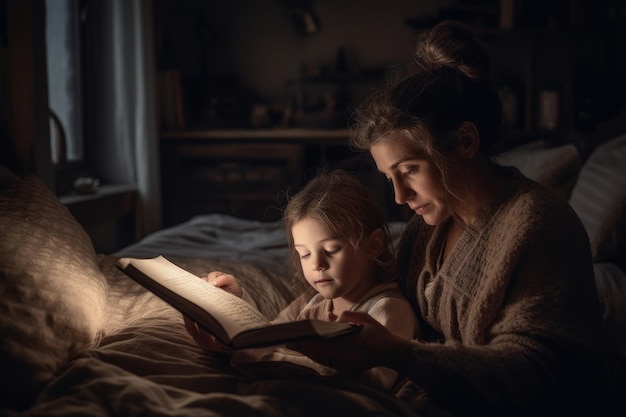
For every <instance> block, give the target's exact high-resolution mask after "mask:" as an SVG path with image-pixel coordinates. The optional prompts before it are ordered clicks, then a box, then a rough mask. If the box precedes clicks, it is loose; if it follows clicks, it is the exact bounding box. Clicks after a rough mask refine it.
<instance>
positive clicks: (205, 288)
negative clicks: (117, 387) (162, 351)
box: [118, 256, 359, 348]
mask: <svg viewBox="0 0 626 417" xmlns="http://www.w3.org/2000/svg"><path fill="white" fill-rule="evenodd" d="M118 267H119V268H120V269H122V270H123V271H124V272H125V273H126V274H127V275H128V276H130V277H131V278H133V279H134V280H136V281H137V282H138V283H139V284H141V285H143V286H144V287H145V288H147V289H148V290H150V291H152V292H153V293H154V294H156V295H157V296H159V297H160V298H162V299H163V300H164V301H166V302H167V303H169V304H170V305H172V306H173V307H174V308H176V309H178V310H179V311H180V312H181V313H183V314H185V315H186V316H188V317H189V318H190V319H192V320H194V321H195V322H196V323H198V325H200V326H202V327H203V328H204V329H206V330H207V331H208V332H210V333H211V334H213V335H214V336H215V337H216V338H217V339H218V340H220V341H221V342H222V343H224V344H226V345H229V346H231V347H233V348H246V347H255V346H264V345H272V344H281V343H285V342H288V341H294V340H302V339H306V338H315V337H335V336H339V335H342V334H345V333H349V332H352V331H355V330H357V329H358V328H359V326H356V325H353V324H348V323H341V322H330V321H323V320H298V321H291V322H283V323H277V324H273V323H271V321H270V320H268V319H267V318H266V317H265V316H264V315H263V314H262V313H261V312H260V311H259V310H257V309H256V308H255V307H253V306H252V305H250V304H248V303H247V302H245V301H244V300H242V299H241V298H239V297H237V296H235V295H233V294H231V293H229V292H227V291H225V290H222V289H221V288H218V287H216V286H214V285H212V284H210V283H208V282H207V281H205V280H203V279H201V278H200V277H198V276H196V275H194V274H192V273H191V272H189V271H187V270H185V269H183V268H181V267H179V266H178V265H176V264H174V263H172V262H171V261H169V260H168V259H166V258H165V257H163V256H158V257H156V258H150V259H138V258H121V259H120V260H119V261H118Z"/></svg>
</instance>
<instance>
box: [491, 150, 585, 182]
mask: <svg viewBox="0 0 626 417" xmlns="http://www.w3.org/2000/svg"><path fill="white" fill-rule="evenodd" d="M494 160H495V161H496V162H497V163H498V164H500V165H503V166H514V167H515V168H517V169H519V170H520V172H521V173H522V174H524V175H525V176H526V177H528V178H530V179H531V180H534V181H537V182H538V183H540V184H543V185H546V186H548V187H550V188H553V189H557V188H559V187H560V186H561V185H562V184H564V183H566V182H567V180H569V179H570V178H573V177H575V175H576V174H577V172H578V170H579V168H580V165H581V158H580V153H579V152H578V149H577V148H576V146H574V145H573V144H567V145H560V146H555V147H546V144H545V143H544V142H543V141H534V142H529V143H527V144H525V145H521V146H518V147H517V148H513V149H511V150H509V151H506V152H503V153H502V154H500V155H498V156H496V157H495V159H494Z"/></svg>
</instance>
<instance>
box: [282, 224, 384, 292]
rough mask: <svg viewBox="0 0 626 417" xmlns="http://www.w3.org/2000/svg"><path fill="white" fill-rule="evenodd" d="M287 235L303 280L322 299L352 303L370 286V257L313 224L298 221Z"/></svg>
mask: <svg viewBox="0 0 626 417" xmlns="http://www.w3.org/2000/svg"><path fill="white" fill-rule="evenodd" d="M291 234H292V236H293V241H294V245H295V249H296V251H297V252H298V254H299V256H300V265H301V266H302V272H303V273H304V277H305V278H306V280H307V282H308V283H309V284H310V285H311V286H312V287H313V288H314V289H315V290H316V291H318V292H319V293H320V294H322V296H324V298H327V299H333V298H338V297H342V298H344V299H345V300H347V301H350V302H356V301H357V300H358V299H359V298H360V297H361V296H362V295H363V294H365V293H366V292H367V291H368V290H369V289H370V288H371V287H372V285H374V283H375V269H374V267H373V262H372V256H371V255H369V254H368V253H366V252H365V251H364V250H360V249H357V250H355V249H354V248H353V247H352V245H351V244H350V243H349V242H348V241H346V240H343V239H340V238H338V237H337V236H333V235H331V234H330V232H329V231H328V230H326V228H325V227H323V226H322V225H321V224H320V223H319V222H318V221H317V220H314V219H311V218H308V217H306V218H304V219H302V220H300V221H299V222H297V223H295V224H294V225H293V227H292V229H291ZM361 246H366V245H361Z"/></svg>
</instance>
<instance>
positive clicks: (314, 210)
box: [283, 170, 395, 282]
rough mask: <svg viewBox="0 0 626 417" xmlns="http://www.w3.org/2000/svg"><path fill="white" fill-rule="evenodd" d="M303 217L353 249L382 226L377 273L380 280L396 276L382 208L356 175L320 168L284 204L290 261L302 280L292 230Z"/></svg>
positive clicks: (376, 262)
mask: <svg viewBox="0 0 626 417" xmlns="http://www.w3.org/2000/svg"><path fill="white" fill-rule="evenodd" d="M305 218H310V219H313V220H316V221H317V222H319V223H320V225H321V226H323V227H325V228H326V229H327V230H328V231H329V232H330V233H331V234H332V235H333V236H335V237H336V238H338V239H343V240H346V241H348V242H349V243H350V244H351V245H352V247H354V248H355V249H357V248H358V247H359V245H360V244H361V243H362V242H364V240H365V239H366V238H367V237H369V236H370V235H371V234H372V233H373V232H374V231H376V229H381V230H382V232H383V235H384V251H383V253H382V254H381V255H380V256H378V258H376V259H375V260H374V262H375V265H376V268H377V274H376V275H377V278H378V280H379V281H380V282H386V281H392V280H393V279H394V278H395V274H394V272H395V271H394V269H393V268H394V262H393V255H392V250H393V248H391V238H390V234H389V229H388V227H387V223H386V215H385V210H384V209H383V207H382V205H381V204H380V203H379V202H378V201H377V200H376V199H375V198H374V197H373V196H372V195H371V193H370V192H369V190H368V188H367V187H365V186H364V185H363V184H362V183H361V182H360V181H359V180H358V179H357V178H356V177H355V176H353V175H352V174H350V173H348V172H347V171H344V170H332V171H329V170H325V171H322V172H320V173H318V175H317V176H316V177H314V178H313V179H312V180H310V181H309V183H308V184H307V185H306V186H305V187H304V188H302V189H301V190H300V191H298V192H297V193H296V194H295V195H294V196H293V197H292V198H291V199H290V200H289V202H288V203H287V206H286V207H285V210H284V213H283V223H284V225H285V229H286V232H287V236H288V240H289V249H290V251H289V252H290V254H289V258H290V264H291V267H292V269H293V271H294V272H295V274H296V275H297V276H298V277H299V278H300V281H301V282H306V281H305V280H304V276H303V273H302V267H301V265H300V259H299V255H298V253H297V251H296V250H295V248H294V242H293V236H292V233H291V231H292V228H293V225H294V224H296V223H297V222H299V221H301V220H303V219H305Z"/></svg>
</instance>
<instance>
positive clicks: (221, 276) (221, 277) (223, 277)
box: [203, 271, 243, 298]
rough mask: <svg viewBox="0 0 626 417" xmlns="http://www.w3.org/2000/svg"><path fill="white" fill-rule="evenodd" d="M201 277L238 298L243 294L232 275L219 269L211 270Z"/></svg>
mask: <svg viewBox="0 0 626 417" xmlns="http://www.w3.org/2000/svg"><path fill="white" fill-rule="evenodd" d="M203 279H204V280H205V281H207V282H210V283H211V284H213V285H215V286H216V287H219V288H221V289H223V290H224V291H228V292H229V293H231V294H233V295H236V296H237V297H239V298H241V297H242V296H243V290H242V288H241V285H239V282H237V278H235V276H234V275H231V274H229V273H226V272H221V271H212V272H209V274H208V275H207V276H206V277H205V278H203Z"/></svg>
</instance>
